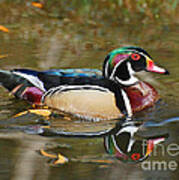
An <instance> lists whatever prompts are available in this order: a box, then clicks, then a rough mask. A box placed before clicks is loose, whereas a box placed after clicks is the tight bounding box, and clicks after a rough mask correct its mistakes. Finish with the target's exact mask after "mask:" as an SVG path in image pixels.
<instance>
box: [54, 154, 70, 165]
mask: <svg viewBox="0 0 179 180" xmlns="http://www.w3.org/2000/svg"><path fill="white" fill-rule="evenodd" d="M66 162H68V159H67V158H66V157H65V156H63V155H61V154H58V159H57V160H56V161H55V162H54V164H55V165H56V164H65V163H66Z"/></svg>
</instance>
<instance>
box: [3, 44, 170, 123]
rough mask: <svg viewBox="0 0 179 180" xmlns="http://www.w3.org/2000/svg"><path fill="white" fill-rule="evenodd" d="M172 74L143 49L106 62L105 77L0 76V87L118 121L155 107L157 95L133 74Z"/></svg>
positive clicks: (79, 72)
mask: <svg viewBox="0 0 179 180" xmlns="http://www.w3.org/2000/svg"><path fill="white" fill-rule="evenodd" d="M143 70H144V71H148V72H156V73H160V74H169V72H168V71H167V70H166V69H164V68H161V67H158V66H156V65H155V64H154V62H153V60H152V58H151V56H150V55H149V54H148V53H147V52H146V51H145V50H144V49H142V48H139V47H122V48H118V49H115V50H113V51H111V52H110V53H109V54H108V55H107V56H106V58H105V60H104V64H103V71H102V75H100V71H99V70H95V69H93V70H92V69H75V70H74V69H68V70H61V69H60V70H48V71H34V70H29V69H14V70H11V71H4V70H1V71H0V82H1V84H2V85H3V86H4V87H5V88H7V89H8V90H9V91H10V92H12V93H13V94H14V95H15V96H16V97H18V98H21V99H25V100H27V101H29V102H31V103H34V104H39V105H47V106H48V107H50V108H52V109H56V110H60V111H63V112H67V113H70V114H74V115H75V116H77V117H82V118H85V119H88V120H100V119H116V118H120V117H122V116H124V115H126V116H128V117H131V116H132V115H133V113H134V112H137V111H141V110H143V109H145V108H146V107H149V106H152V105H153V104H154V103H155V102H156V101H157V100H158V94H157V92H156V90H155V89H154V88H153V87H152V86H151V85H150V84H148V83H145V82H142V81H140V80H139V79H138V78H137V77H135V76H134V75H135V74H136V73H137V72H139V71H143Z"/></svg>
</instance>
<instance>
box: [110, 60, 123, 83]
mask: <svg viewBox="0 0 179 180" xmlns="http://www.w3.org/2000/svg"><path fill="white" fill-rule="evenodd" d="M125 60H126V58H125V59H123V60H121V61H119V62H118V63H117V64H116V65H115V66H114V69H113V71H112V73H111V76H110V78H109V79H111V80H113V79H114V74H115V72H116V69H117V68H118V67H119V66H120V64H121V63H122V62H124V61H125Z"/></svg>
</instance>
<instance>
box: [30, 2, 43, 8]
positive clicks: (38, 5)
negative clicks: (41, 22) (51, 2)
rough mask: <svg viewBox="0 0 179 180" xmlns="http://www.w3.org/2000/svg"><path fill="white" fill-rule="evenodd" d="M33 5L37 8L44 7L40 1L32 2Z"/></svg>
mask: <svg viewBox="0 0 179 180" xmlns="http://www.w3.org/2000/svg"><path fill="white" fill-rule="evenodd" d="M32 6H34V7H37V8H43V4H41V3H38V2H32Z"/></svg>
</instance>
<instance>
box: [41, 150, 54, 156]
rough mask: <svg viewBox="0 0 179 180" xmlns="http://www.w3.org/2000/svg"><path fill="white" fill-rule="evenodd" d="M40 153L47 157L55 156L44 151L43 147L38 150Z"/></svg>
mask: <svg viewBox="0 0 179 180" xmlns="http://www.w3.org/2000/svg"><path fill="white" fill-rule="evenodd" d="M40 154H41V155H43V156H45V157H48V158H57V155H54V154H49V153H47V152H45V151H44V150H43V149H41V150H40Z"/></svg>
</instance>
